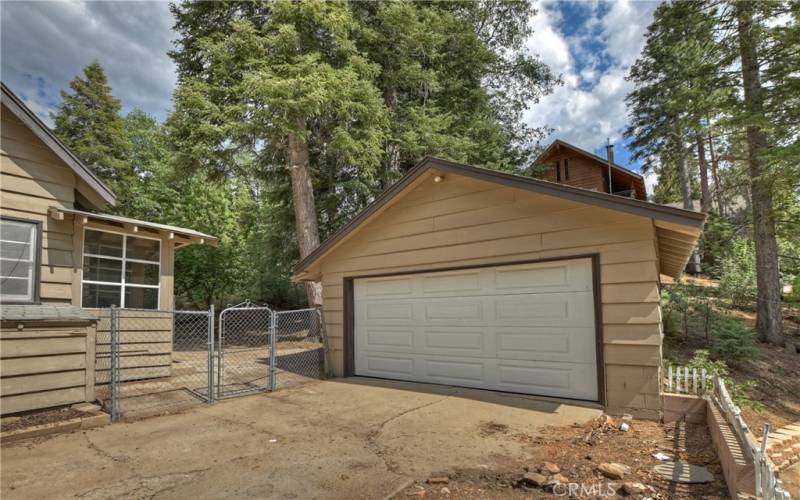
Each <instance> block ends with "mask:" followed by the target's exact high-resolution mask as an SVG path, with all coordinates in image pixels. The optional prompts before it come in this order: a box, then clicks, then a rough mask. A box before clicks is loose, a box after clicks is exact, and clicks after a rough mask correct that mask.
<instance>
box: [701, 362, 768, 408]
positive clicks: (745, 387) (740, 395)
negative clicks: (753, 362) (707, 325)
mask: <svg viewBox="0 0 800 500" xmlns="http://www.w3.org/2000/svg"><path fill="white" fill-rule="evenodd" d="M686 366H687V367H688V368H689V369H690V370H693V369H696V370H697V371H698V373H701V372H702V371H703V370H705V371H706V373H707V374H708V375H709V376H711V377H713V378H716V377H722V379H723V380H724V381H725V388H726V389H728V394H729V395H730V396H731V399H732V400H733V403H734V404H735V405H737V406H739V407H740V408H750V409H753V410H756V411H760V410H761V409H762V408H763V407H764V405H762V404H761V403H760V402H759V401H756V400H754V399H752V398H751V397H750V396H749V394H748V393H749V391H750V390H752V389H754V388H755V387H756V385H757V384H756V382H755V381H753V380H748V381H745V382H741V383H740V382H736V381H735V380H733V379H732V378H731V377H730V376H729V371H728V365H727V364H726V363H725V361H723V360H720V359H712V357H711V354H710V353H709V351H707V350H705V349H698V350H696V351H695V352H694V356H693V357H692V359H690V360H689V362H688V363H686ZM706 391H707V392H711V391H712V386H711V385H707V386H706Z"/></svg>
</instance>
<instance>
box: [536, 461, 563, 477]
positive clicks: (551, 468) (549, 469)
mask: <svg viewBox="0 0 800 500" xmlns="http://www.w3.org/2000/svg"><path fill="white" fill-rule="evenodd" d="M539 472H541V473H542V474H545V473H547V474H558V473H559V472H561V468H560V467H559V466H558V465H557V464H554V463H553V462H545V463H543V464H542V466H541V467H539Z"/></svg>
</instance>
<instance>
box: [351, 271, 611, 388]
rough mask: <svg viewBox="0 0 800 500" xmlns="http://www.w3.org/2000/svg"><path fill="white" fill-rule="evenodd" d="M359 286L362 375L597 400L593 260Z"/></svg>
mask: <svg viewBox="0 0 800 500" xmlns="http://www.w3.org/2000/svg"><path fill="white" fill-rule="evenodd" d="M353 287H354V289H353V299H354V300H353V303H354V322H355V325H354V326H355V332H354V354H355V374H356V375H365V376H370V377H381V378H391V379H400V380H411V381H417V382H431V383H437V384H449V385H457V386H464V387H477V388H481V389H494V390H501V391H509V392H520V393H527V394H538V395H545V396H557V397H566V398H575V399H585V400H593V401H594V400H597V399H598V393H597V351H596V344H595V318H594V297H593V292H592V263H591V260H589V259H575V260H563V261H554V262H544V263H536V264H517V265H512V266H499V267H485V268H478V269H467V270H458V271H443V272H430V273H424V274H407V275H399V276H390V277H379V278H363V279H356V280H355V281H354V283H353Z"/></svg>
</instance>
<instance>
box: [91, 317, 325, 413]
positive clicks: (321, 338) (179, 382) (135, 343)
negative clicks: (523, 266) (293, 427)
mask: <svg viewBox="0 0 800 500" xmlns="http://www.w3.org/2000/svg"><path fill="white" fill-rule="evenodd" d="M98 317H99V321H98V324H97V337H96V339H97V340H96V345H95V348H96V353H95V357H96V367H95V374H96V375H95V383H96V394H97V397H98V399H99V400H100V401H101V403H102V404H103V406H104V407H105V408H106V409H107V410H108V411H109V412H110V413H111V416H112V420H115V421H117V420H120V419H130V418H138V417H144V416H151V415H159V414H164V413H171V412H174V411H179V410H183V409H185V408H188V407H191V406H195V405H198V404H202V403H211V402H213V401H215V400H216V399H223V398H228V397H233V396H239V395H245V394H251V393H254V392H258V391H270V390H275V389H277V388H283V387H290V386H293V385H297V384H300V383H303V382H307V381H310V380H315V379H321V378H324V377H325V376H326V373H327V362H326V359H327V344H326V338H325V332H324V328H323V322H322V317H321V312H320V311H319V310H317V309H302V310H295V311H277V312H276V311H272V310H271V309H269V308H268V307H254V306H250V305H247V306H244V307H239V306H236V307H229V308H227V309H225V310H223V311H222V312H221V313H220V315H219V317H215V313H214V309H213V308H211V309H209V310H208V311H153V310H138V309H119V308H113V307H112V308H111V309H105V310H101V311H99V312H98Z"/></svg>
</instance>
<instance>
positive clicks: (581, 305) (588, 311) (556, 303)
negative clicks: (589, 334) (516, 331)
mask: <svg viewBox="0 0 800 500" xmlns="http://www.w3.org/2000/svg"><path fill="white" fill-rule="evenodd" d="M494 300H495V308H494V309H495V317H494V319H495V320H496V322H495V324H497V325H523V326H532V327H536V326H583V325H587V324H593V322H594V299H593V297H592V294H591V293H586V292H572V293H550V294H524V295H513V296H497V297H495V298H494Z"/></svg>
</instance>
